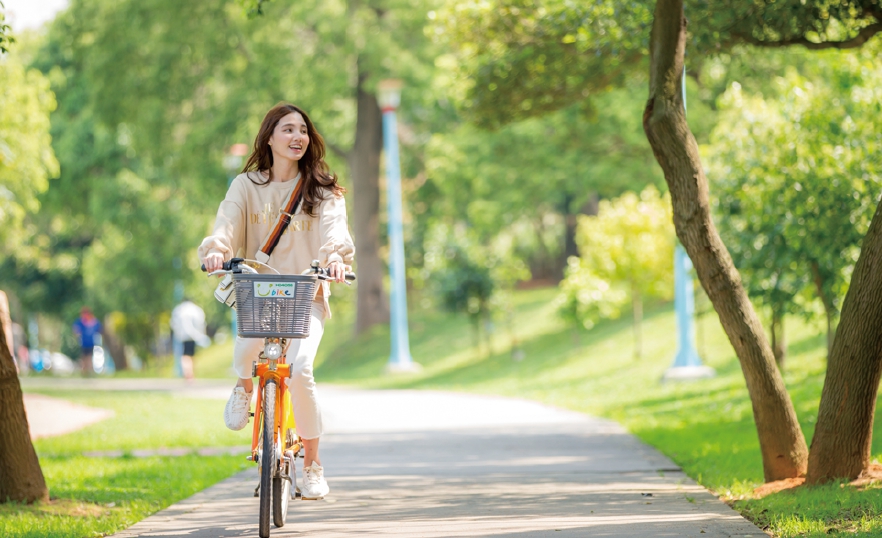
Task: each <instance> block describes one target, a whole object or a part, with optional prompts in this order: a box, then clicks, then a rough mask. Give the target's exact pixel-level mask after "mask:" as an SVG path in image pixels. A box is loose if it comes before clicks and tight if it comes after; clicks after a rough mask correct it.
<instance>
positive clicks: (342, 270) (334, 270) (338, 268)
mask: <svg viewBox="0 0 882 538" xmlns="http://www.w3.org/2000/svg"><path fill="white" fill-rule="evenodd" d="M347 271H352V268H351V267H348V266H346V265H345V264H342V263H340V262H331V263H329V264H328V273H329V274H328V276H330V277H331V278H332V279H333V280H334V282H337V283H340V282H345V281H346V280H345V279H346V272H347Z"/></svg>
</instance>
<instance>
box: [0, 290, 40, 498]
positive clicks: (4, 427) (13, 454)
mask: <svg viewBox="0 0 882 538" xmlns="http://www.w3.org/2000/svg"><path fill="white" fill-rule="evenodd" d="M8 317H9V303H8V302H7V300H6V294H5V293H3V292H2V291H0V319H2V318H8ZM11 329H12V327H11V326H7V325H6V324H0V332H2V333H3V334H0V503H3V502H8V501H15V502H24V503H32V502H34V501H48V500H49V489H48V488H47V487H46V480H45V479H44V478H43V470H42V469H40V461H39V460H38V459H37V453H36V452H35V451H34V445H33V444H31V435H30V429H29V428H28V418H27V415H26V414H25V409H24V400H23V398H22V394H21V385H20V384H19V382H18V372H17V370H16V368H15V361H14V360H13V359H12V353H11V351H10V350H9V348H8V347H7V345H6V335H7V334H9V331H11Z"/></svg>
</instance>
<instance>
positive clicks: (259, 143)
mask: <svg viewBox="0 0 882 538" xmlns="http://www.w3.org/2000/svg"><path fill="white" fill-rule="evenodd" d="M293 112H297V113H299V114H300V115H301V116H303V121H305V122H306V133H307V135H308V136H309V145H308V146H306V152H305V153H304V154H303V157H301V158H300V160H299V161H298V163H297V164H298V165H299V168H300V181H303V212H304V213H306V214H307V215H309V216H310V217H315V216H316V215H315V208H316V207H317V206H318V205H319V204H320V203H321V202H322V201H323V200H324V199H325V196H326V193H327V191H331V193H333V195H334V196H341V195H342V194H343V193H344V192H346V189H344V188H343V187H341V186H340V185H339V184H338V183H337V175H336V174H333V173H331V171H330V169H329V168H328V164H327V163H326V162H325V140H324V138H322V135H320V134H319V132H318V131H316V129H315V125H313V123H312V120H310V119H309V116H308V115H307V114H306V112H304V111H303V109H301V108H300V107H297V106H294V105H292V104H290V103H279V104H277V105H276V106H274V107H272V108H271V109H270V111H269V112H267V113H266V116H265V117H264V118H263V123H261V124H260V131H258V132H257V138H255V139H254V149H253V150H252V152H251V156H250V157H248V160H247V161H246V162H245V167H244V168H243V169H242V173H243V174H246V175H247V176H248V179H250V180H251V182H252V183H254V184H255V185H266V184H267V183H269V182H270V181H272V180H273V152H272V150H271V149H270V145H269V140H270V137H272V135H273V131H275V129H276V125H278V124H279V121H281V119H282V118H284V117H285V116H287V115H288V114H291V113H293ZM264 170H265V171H266V173H267V175H268V176H269V179H267V180H266V181H255V180H254V177H252V174H251V173H250V172H258V174H256V175H257V177H258V178H260V177H261V176H260V173H259V172H261V171H264Z"/></svg>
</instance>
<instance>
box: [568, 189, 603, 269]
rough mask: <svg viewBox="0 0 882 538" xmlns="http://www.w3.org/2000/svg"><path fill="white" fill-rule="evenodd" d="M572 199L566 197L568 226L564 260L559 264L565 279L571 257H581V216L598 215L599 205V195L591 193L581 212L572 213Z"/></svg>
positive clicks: (569, 196) (570, 196)
mask: <svg viewBox="0 0 882 538" xmlns="http://www.w3.org/2000/svg"><path fill="white" fill-rule="evenodd" d="M572 198H573V197H572V195H569V194H566V195H565V196H564V223H565V225H566V230H565V232H564V251H563V258H562V260H561V262H560V263H559V265H560V274H561V278H562V277H563V271H564V270H565V269H566V267H567V260H569V259H570V256H578V255H579V247H578V245H576V229H577V228H578V226H579V215H597V209H598V203H599V201H598V196H597V193H596V192H594V193H591V195H590V196H589V198H588V201H587V202H585V204H584V205H583V206H582V208H581V209H580V210H578V211H576V212H572V211H571V210H570V204H571V200H572Z"/></svg>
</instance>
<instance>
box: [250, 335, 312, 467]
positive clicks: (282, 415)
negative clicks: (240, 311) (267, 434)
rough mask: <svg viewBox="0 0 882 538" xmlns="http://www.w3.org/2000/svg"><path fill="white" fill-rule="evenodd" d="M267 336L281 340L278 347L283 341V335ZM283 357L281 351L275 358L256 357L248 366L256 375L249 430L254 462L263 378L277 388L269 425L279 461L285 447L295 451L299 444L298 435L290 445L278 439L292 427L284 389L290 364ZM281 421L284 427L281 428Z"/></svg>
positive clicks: (286, 387) (288, 396)
mask: <svg viewBox="0 0 882 538" xmlns="http://www.w3.org/2000/svg"><path fill="white" fill-rule="evenodd" d="M267 340H277V341H278V340H282V341H281V342H280V343H282V347H283V348H284V347H286V346H285V345H284V339H278V338H275V339H273V338H268V339H267ZM261 357H263V353H261ZM286 359H287V357H286V355H285V354H282V356H281V357H279V359H278V360H275V361H274V360H269V359H266V358H260V359H258V361H257V362H255V363H254V364H253V366H252V371H251V373H252V377H258V378H260V381H259V382H258V385H257V405H256V406H255V408H254V425H253V427H252V434H251V461H254V462H255V463H257V462H258V461H259V457H258V452H259V447H260V435H261V418H262V414H263V390H264V387H265V386H266V382H267V381H269V380H270V379H272V380H275V382H276V385H277V386H278V390H277V391H276V405H275V413H273V414H274V417H275V424H274V425H273V432H274V434H273V436H274V439H273V445H274V446H276V447H281V454H279V461H280V462H281V461H283V458H284V457H285V456H286V452H288V451H290V452H292V453H293V454H297V453H298V452H300V448H301V446H302V443H301V441H300V438H299V437H298V438H297V439H295V441H294V444H292V445H290V446H286V445H285V443H286V442H287V439H284V440H281V439H280V434H281V432H284V431H286V430H288V429H289V428H290V429H291V430H294V428H295V423H294V416H293V414H292V413H291V394H290V392H288V379H289V378H290V374H291V370H290V365H288V364H287V363H286V362H285V360H286ZM282 425H284V426H285V427H284V428H282Z"/></svg>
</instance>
